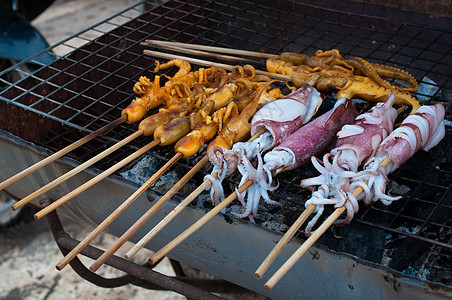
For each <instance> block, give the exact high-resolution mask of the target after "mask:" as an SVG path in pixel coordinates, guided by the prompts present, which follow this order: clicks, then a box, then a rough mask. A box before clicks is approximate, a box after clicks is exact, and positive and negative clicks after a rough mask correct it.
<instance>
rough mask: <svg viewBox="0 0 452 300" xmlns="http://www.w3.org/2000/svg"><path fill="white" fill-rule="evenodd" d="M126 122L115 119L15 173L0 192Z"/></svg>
mask: <svg viewBox="0 0 452 300" xmlns="http://www.w3.org/2000/svg"><path fill="white" fill-rule="evenodd" d="M125 121H127V116H122V117H120V118H118V119H116V120H115V121H113V122H111V123H109V124H107V125H105V126H103V127H101V128H99V129H97V130H96V131H93V132H92V133H90V134H88V135H87V136H85V137H83V138H81V139H79V140H78V141H75V142H74V143H72V144H70V145H69V146H66V147H65V148H63V149H61V150H59V151H58V152H55V153H54V154H52V155H50V156H48V157H46V158H45V159H43V160H41V161H39V162H37V163H36V164H34V165H32V166H30V167H28V168H27V169H25V170H23V171H21V172H19V173H17V174H16V175H14V176H12V177H10V178H8V179H7V180H5V181H3V182H2V183H0V190H3V189H4V188H6V187H7V186H9V185H11V184H13V183H14V182H16V181H18V180H20V179H22V178H24V177H25V176H27V175H29V174H31V173H33V172H35V171H36V170H38V169H40V168H42V167H44V166H45V165H47V164H49V163H51V162H52V161H54V160H56V159H58V158H60V157H61V156H63V155H65V154H67V153H69V152H71V151H72V150H74V149H76V148H78V147H80V146H81V145H83V144H85V143H87V142H89V141H91V140H92V139H94V138H95V137H97V136H99V135H101V134H102V133H104V132H107V131H108V130H110V129H112V128H113V127H115V126H118V125H119V124H121V123H123V122H125Z"/></svg>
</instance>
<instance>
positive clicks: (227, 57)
mask: <svg viewBox="0 0 452 300" xmlns="http://www.w3.org/2000/svg"><path fill="white" fill-rule="evenodd" d="M140 45H142V46H158V47H159V48H162V49H167V50H172V51H176V52H181V53H186V54H191V55H197V56H203V57H212V58H216V59H221V60H224V61H231V62H241V63H254V64H259V63H260V64H262V63H261V62H259V61H256V60H252V59H250V58H244V57H239V56H230V55H223V54H218V53H212V52H205V51H201V50H195V49H192V48H187V47H179V46H173V45H166V44H165V45H160V44H152V43H146V42H142V43H141V44H140Z"/></svg>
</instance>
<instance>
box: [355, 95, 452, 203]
mask: <svg viewBox="0 0 452 300" xmlns="http://www.w3.org/2000/svg"><path fill="white" fill-rule="evenodd" d="M444 115H445V108H444V106H443V105H442V104H440V103H438V104H435V105H431V106H427V105H424V106H421V107H420V108H419V109H418V110H417V111H416V113H415V114H414V115H411V116H408V117H407V118H406V119H405V120H404V121H403V122H402V124H401V126H400V127H399V128H397V129H396V130H394V131H393V132H392V133H391V134H390V135H389V136H388V137H387V138H386V139H385V140H384V141H383V142H382V143H381V144H380V146H379V147H378V149H377V151H376V154H375V156H373V157H371V158H370V159H369V160H368V161H367V162H366V163H365V165H364V170H363V171H362V172H361V175H360V176H357V177H355V178H354V179H353V181H352V183H351V184H350V187H351V188H354V187H358V186H360V187H362V188H363V190H364V193H362V194H361V195H360V196H359V197H358V198H357V199H353V198H352V199H350V200H351V201H355V202H356V201H358V200H362V201H363V202H364V203H365V204H371V203H373V202H376V201H378V200H380V201H381V202H382V203H383V204H384V205H390V204H391V203H392V202H393V201H395V200H398V199H400V197H392V196H389V195H386V194H385V190H386V184H387V181H388V177H387V175H388V174H389V173H391V172H393V171H394V170H396V169H398V168H399V167H401V166H402V165H403V164H404V163H405V162H406V161H407V160H408V159H410V158H411V157H412V156H413V155H414V154H415V153H416V152H417V151H419V150H424V151H428V150H430V149H431V148H433V147H435V146H436V145H437V144H438V143H439V142H440V141H441V140H442V139H443V138H444V135H445V124H444ZM386 158H390V159H391V163H389V164H388V165H387V166H386V167H385V168H381V167H379V166H380V163H381V162H382V161H383V160H385V159H386Z"/></svg>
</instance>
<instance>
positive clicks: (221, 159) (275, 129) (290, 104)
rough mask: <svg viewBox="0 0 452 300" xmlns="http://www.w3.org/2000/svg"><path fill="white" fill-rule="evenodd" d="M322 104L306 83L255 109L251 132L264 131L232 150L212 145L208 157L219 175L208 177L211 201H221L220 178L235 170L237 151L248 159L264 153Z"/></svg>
mask: <svg viewBox="0 0 452 300" xmlns="http://www.w3.org/2000/svg"><path fill="white" fill-rule="evenodd" d="M321 103H322V98H321V97H320V94H319V92H317V90H315V89H314V88H313V87H312V86H310V85H305V86H304V87H302V88H300V89H298V90H297V91H295V92H293V93H291V94H289V95H287V96H285V97H282V98H279V99H277V100H274V101H272V102H269V103H267V104H266V105H264V106H263V107H262V108H261V109H259V110H258V111H257V112H256V114H255V115H254V117H253V119H252V120H251V135H255V134H256V133H257V132H258V131H260V130H263V131H264V132H263V133H262V134H261V135H260V136H259V137H257V138H256V139H254V140H252V141H250V142H246V143H244V142H238V143H235V144H234V145H233V147H232V149H230V150H228V149H225V148H221V147H218V146H216V147H212V148H211V149H210V150H209V157H210V160H211V162H212V163H213V164H214V166H215V168H214V171H213V172H212V173H214V172H219V173H220V176H219V178H216V179H215V178H213V176H209V177H208V178H209V179H210V180H211V181H214V183H213V184H212V187H213V188H212V189H211V197H212V201H213V203H219V201H220V200H223V198H224V193H223V188H222V180H223V179H224V178H225V177H226V176H230V175H231V174H232V173H234V172H235V171H236V170H237V165H238V163H239V156H240V153H242V152H243V153H245V155H246V156H247V158H248V159H251V158H254V157H255V156H256V155H257V151H258V150H259V151H260V152H264V151H267V150H270V149H272V148H273V147H275V146H276V145H279V144H280V143H281V142H282V141H283V140H284V139H285V138H287V137H288V136H289V135H290V134H292V133H293V132H294V131H295V130H297V129H298V128H299V127H300V126H301V125H303V124H305V123H307V122H309V121H310V120H311V118H312V117H313V116H314V115H315V114H316V112H317V110H318V108H319V107H320V105H321Z"/></svg>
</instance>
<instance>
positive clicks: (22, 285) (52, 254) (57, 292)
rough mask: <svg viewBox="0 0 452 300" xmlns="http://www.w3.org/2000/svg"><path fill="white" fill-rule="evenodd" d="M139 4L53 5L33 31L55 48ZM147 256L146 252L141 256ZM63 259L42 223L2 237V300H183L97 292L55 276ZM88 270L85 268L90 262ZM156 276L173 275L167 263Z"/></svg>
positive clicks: (65, 275) (77, 230)
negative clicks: (35, 30) (62, 42)
mask: <svg viewBox="0 0 452 300" xmlns="http://www.w3.org/2000/svg"><path fill="white" fill-rule="evenodd" d="M137 2H138V1H133V0H57V1H55V2H54V4H52V6H51V7H50V8H48V9H47V10H46V11H45V12H44V13H43V14H42V15H40V16H39V17H38V18H36V19H35V20H34V21H33V25H34V26H35V27H36V28H37V29H38V30H39V31H40V32H41V33H42V35H43V36H44V37H45V38H46V40H47V41H48V42H49V44H51V45H53V44H55V43H57V42H59V41H61V40H63V39H65V38H67V37H69V36H72V35H74V34H76V33H78V32H79V31H81V30H83V29H85V28H87V27H89V26H91V25H93V24H96V23H98V22H100V21H102V20H104V19H105V18H107V17H110V16H112V15H113V14H115V13H117V12H120V11H122V10H124V9H126V8H128V7H130V6H131V5H133V4H135V3H137ZM93 38H94V37H93ZM68 50H70V49H68ZM59 51H60V52H59V53H58V54H64V51H65V50H64V48H62V47H60V48H59ZM65 223H66V230H67V231H68V232H69V233H70V234H71V236H73V237H75V238H78V239H82V238H83V237H85V236H86V235H88V233H89V232H90V230H92V228H84V227H82V226H80V225H79V224H76V223H74V222H71V221H68V220H66V221H65ZM115 240H116V238H114V237H112V236H109V235H107V234H104V235H102V236H100V237H98V239H96V240H95V242H94V243H93V244H94V245H95V246H97V247H99V248H101V249H107V248H108V245H112V244H113V242H114V241H115ZM149 254H150V252H148V253H147V254H144V253H143V254H142V255H149ZM62 257H63V256H62V254H61V253H60V251H59V249H58V248H57V246H56V243H55V241H54V239H53V237H52V236H51V233H50V231H49V226H48V224H47V221H46V220H40V221H31V222H30V223H26V224H21V225H20V226H18V227H16V228H13V229H9V230H6V231H3V230H2V231H0V299H5V300H16V299H27V300H28V299H33V300H34V299H36V300H38V299H39V300H40V299H46V300H59V299H65V300H66V299H94V298H97V299H130V300H139V299H185V297H183V296H181V295H178V294H176V293H174V292H161V291H149V290H146V289H143V288H139V287H134V286H124V287H120V288H115V289H104V288H100V287H97V286H95V285H93V284H91V283H89V282H86V281H84V280H83V279H81V278H80V277H79V276H78V275H77V274H75V272H74V271H73V270H72V269H71V268H70V267H66V268H65V269H63V271H61V272H60V271H57V270H56V268H55V264H56V263H57V262H58V261H59V260H60V259H61V258H62ZM87 265H88V266H89V261H88V262H87ZM159 270H160V272H163V273H166V274H169V275H174V274H173V273H172V270H171V268H170V267H169V263H168V262H166V263H165V264H163V265H162V266H161V267H160V269H159ZM103 273H104V274H105V275H106V276H109V277H115V276H118V275H120V273H119V272H118V271H116V270H113V269H112V268H108V267H107V268H106V269H105V270H104V271H103Z"/></svg>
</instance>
